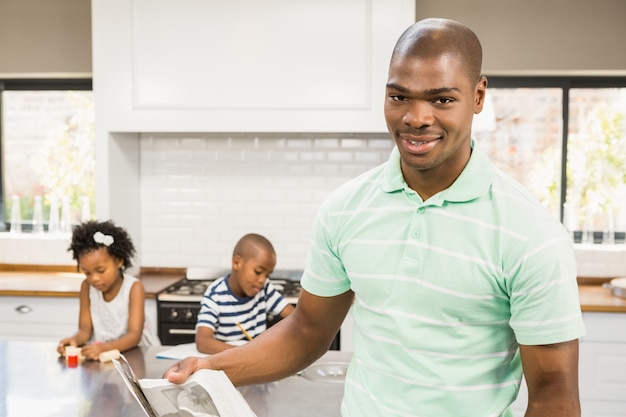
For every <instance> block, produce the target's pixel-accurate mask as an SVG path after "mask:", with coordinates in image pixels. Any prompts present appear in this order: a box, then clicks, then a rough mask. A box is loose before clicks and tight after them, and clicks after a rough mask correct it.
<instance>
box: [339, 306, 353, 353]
mask: <svg viewBox="0 0 626 417" xmlns="http://www.w3.org/2000/svg"><path fill="white" fill-rule="evenodd" d="M353 326H354V318H353V317H352V308H350V310H348V314H346V318H345V319H344V320H343V323H342V325H341V331H340V332H339V350H341V351H342V352H354V329H353Z"/></svg>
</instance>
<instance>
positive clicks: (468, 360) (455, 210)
mask: <svg viewBox="0 0 626 417" xmlns="http://www.w3.org/2000/svg"><path fill="white" fill-rule="evenodd" d="M473 145H475V144H473ZM302 286H303V288H305V289H306V290H307V291H309V292H311V293H313V294H316V295H319V296H333V295H338V294H341V293H343V292H345V291H347V290H349V289H352V290H353V291H354V293H355V301H354V305H353V308H352V312H353V317H354V355H353V357H352V361H351V364H350V367H349V371H348V375H347V379H346V385H345V395H344V400H343V403H342V415H343V416H344V417H369V416H372V417H380V416H386V417H390V416H403V417H404V416H416V417H417V416H419V417H445V416H451V417H461V416H471V417H479V416H480V417H482V416H510V415H512V413H511V411H510V410H508V407H509V405H510V404H511V403H512V402H513V401H514V399H515V398H516V396H517V393H518V390H519V385H520V380H521V376H522V368H521V361H520V356H519V350H518V343H519V344H526V345H536V344H551V343H557V342H563V341H568V340H572V339H576V338H579V337H580V336H582V335H583V334H584V325H583V322H582V315H581V311H580V305H579V299H578V287H577V283H576V263H575V259H574V252H573V245H572V241H571V239H570V237H569V235H568V233H567V232H566V230H565V229H564V228H563V226H562V225H561V223H559V222H558V221H557V220H556V219H555V218H554V217H552V216H551V214H550V213H549V212H548V211H547V210H546V209H545V208H544V207H542V205H541V204H540V203H539V202H538V201H537V199H536V198H535V197H533V196H532V195H531V194H530V193H529V192H528V191H527V190H526V189H525V188H524V187H522V186H521V185H520V184H518V183H517V182H515V181H514V180H512V179H511V178H509V177H508V176H506V175H505V174H503V173H502V172H500V171H499V170H497V169H496V168H495V167H494V166H493V165H492V163H491V162H490V161H489V159H488V158H487V156H486V155H485V154H484V153H482V152H481V151H480V149H479V148H478V146H474V149H473V152H472V155H471V157H470V160H469V162H468V164H467V165H466V167H465V169H464V170H463V172H462V173H461V175H460V176H459V177H458V178H457V180H456V181H455V182H454V183H453V184H452V185H451V186H450V187H449V188H448V189H446V190H444V191H441V192H440V193H438V194H436V195H434V196H432V197H431V198H429V199H428V200H427V201H422V199H421V198H420V196H419V195H418V194H417V193H416V192H415V191H413V190H412V189H410V188H409V187H408V186H407V184H406V183H405V181H404V178H403V176H402V172H401V169H400V154H399V152H398V150H397V149H394V150H393V151H392V153H391V156H390V159H389V161H388V162H387V163H386V164H383V165H381V166H379V167H377V168H374V169H373V170H370V171H368V172H366V173H364V174H362V175H361V176H359V177H357V178H355V179H353V180H351V181H349V182H348V183H346V184H344V185H342V186H340V187H339V188H338V189H337V190H336V191H335V192H333V193H332V194H331V195H330V196H329V198H328V199H327V200H326V201H325V202H324V203H323V204H322V206H321V208H320V211H319V213H318V216H317V218H316V221H315V225H314V227H313V235H312V241H311V248H310V251H309V256H308V260H307V265H306V269H305V272H304V275H303V277H302Z"/></svg>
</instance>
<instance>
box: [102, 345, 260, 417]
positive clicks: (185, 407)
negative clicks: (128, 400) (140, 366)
mask: <svg viewBox="0 0 626 417" xmlns="http://www.w3.org/2000/svg"><path fill="white" fill-rule="evenodd" d="M113 364H114V365H115V369H117V371H118V372H119V373H120V375H121V376H122V378H123V379H124V381H125V383H126V385H127V386H128V389H129V390H130V392H131V393H132V394H133V396H134V397H135V399H136V400H137V402H138V403H139V405H140V406H141V408H142V409H143V410H144V412H145V413H146V415H147V416H148V417H174V416H176V417H256V415H255V414H254V412H253V411H252V410H251V409H250V406H249V405H248V403H247V402H246V400H245V399H244V398H243V396H242V395H241V393H240V392H239V391H238V390H237V389H236V388H235V387H234V385H233V384H232V383H231V382H230V380H229V379H228V377H227V376H226V374H225V373H224V372H222V371H214V370H209V369H202V370H200V371H197V372H195V373H194V374H193V375H191V376H190V377H189V379H188V380H187V381H186V382H185V383H183V384H180V385H179V384H173V383H171V382H169V381H168V380H166V379H139V380H138V379H137V378H136V377H135V373H134V372H133V370H132V369H131V367H130V365H129V364H128V361H127V360H126V358H125V357H124V355H120V359H119V360H118V359H113Z"/></svg>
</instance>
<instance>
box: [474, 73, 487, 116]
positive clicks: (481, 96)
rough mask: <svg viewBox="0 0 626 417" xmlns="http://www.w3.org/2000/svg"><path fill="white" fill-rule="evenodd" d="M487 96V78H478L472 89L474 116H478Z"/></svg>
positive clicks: (482, 76)
mask: <svg viewBox="0 0 626 417" xmlns="http://www.w3.org/2000/svg"><path fill="white" fill-rule="evenodd" d="M486 94H487V77H485V76H484V75H481V76H480V80H479V81H478V83H477V84H476V87H475V88H474V114H478V113H480V112H481V111H482V110H483V106H484V105H485V95H486Z"/></svg>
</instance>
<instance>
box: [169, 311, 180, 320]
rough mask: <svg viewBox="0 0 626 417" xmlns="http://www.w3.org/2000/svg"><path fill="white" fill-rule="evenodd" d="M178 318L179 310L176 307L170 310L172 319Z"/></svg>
mask: <svg viewBox="0 0 626 417" xmlns="http://www.w3.org/2000/svg"><path fill="white" fill-rule="evenodd" d="M176 319H178V311H177V310H175V309H171V310H170V320H176Z"/></svg>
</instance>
